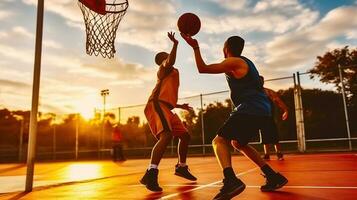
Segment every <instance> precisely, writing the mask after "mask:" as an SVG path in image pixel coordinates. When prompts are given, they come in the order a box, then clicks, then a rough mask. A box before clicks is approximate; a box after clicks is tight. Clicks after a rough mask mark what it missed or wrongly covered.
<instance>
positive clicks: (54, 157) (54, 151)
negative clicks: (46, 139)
mask: <svg viewBox="0 0 357 200" xmlns="http://www.w3.org/2000/svg"><path fill="white" fill-rule="evenodd" d="M56 143H57V141H56V124H53V140H52V145H53V148H52V151H53V160H56V146H57V144H56Z"/></svg>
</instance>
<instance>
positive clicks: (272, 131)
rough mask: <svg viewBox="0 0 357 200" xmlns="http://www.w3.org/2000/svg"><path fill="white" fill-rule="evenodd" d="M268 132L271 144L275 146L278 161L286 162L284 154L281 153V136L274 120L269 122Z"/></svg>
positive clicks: (271, 119)
mask: <svg viewBox="0 0 357 200" xmlns="http://www.w3.org/2000/svg"><path fill="white" fill-rule="evenodd" d="M267 132H268V135H269V136H270V138H269V142H270V143H271V144H273V145H274V147H275V152H276V155H277V157H278V160H284V158H283V154H282V152H281V146H280V144H279V134H278V127H277V126H276V123H275V121H274V119H273V118H270V120H269V121H268V126H267Z"/></svg>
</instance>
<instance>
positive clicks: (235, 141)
mask: <svg viewBox="0 0 357 200" xmlns="http://www.w3.org/2000/svg"><path fill="white" fill-rule="evenodd" d="M231 144H232V146H233V147H234V148H236V149H238V150H241V149H242V148H243V147H244V146H243V145H241V144H240V143H239V142H238V141H237V140H232V141H231Z"/></svg>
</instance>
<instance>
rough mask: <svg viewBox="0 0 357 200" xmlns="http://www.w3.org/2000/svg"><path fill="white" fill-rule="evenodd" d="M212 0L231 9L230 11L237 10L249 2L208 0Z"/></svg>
mask: <svg viewBox="0 0 357 200" xmlns="http://www.w3.org/2000/svg"><path fill="white" fill-rule="evenodd" d="M210 1H212V2H215V3H217V4H218V5H219V6H220V7H222V8H224V9H227V10H231V11H239V10H242V9H244V8H245V6H246V5H247V4H248V3H249V0H239V1H237V0H210Z"/></svg>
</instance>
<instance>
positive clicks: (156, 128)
mask: <svg viewBox="0 0 357 200" xmlns="http://www.w3.org/2000/svg"><path fill="white" fill-rule="evenodd" d="M144 113H145V116H146V119H147V120H148V123H149V126H150V129H151V133H152V134H153V135H154V136H155V137H156V138H157V139H159V137H158V136H159V135H160V133H162V132H171V133H172V135H173V136H175V137H180V136H181V135H183V134H185V133H187V132H188V131H187V129H186V127H185V126H184V125H183V123H182V121H181V120H180V118H179V117H178V116H177V114H175V113H173V112H171V110H170V109H169V108H168V106H166V105H165V104H164V103H162V102H159V101H149V102H148V103H147V105H146V107H145V111H144Z"/></svg>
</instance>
